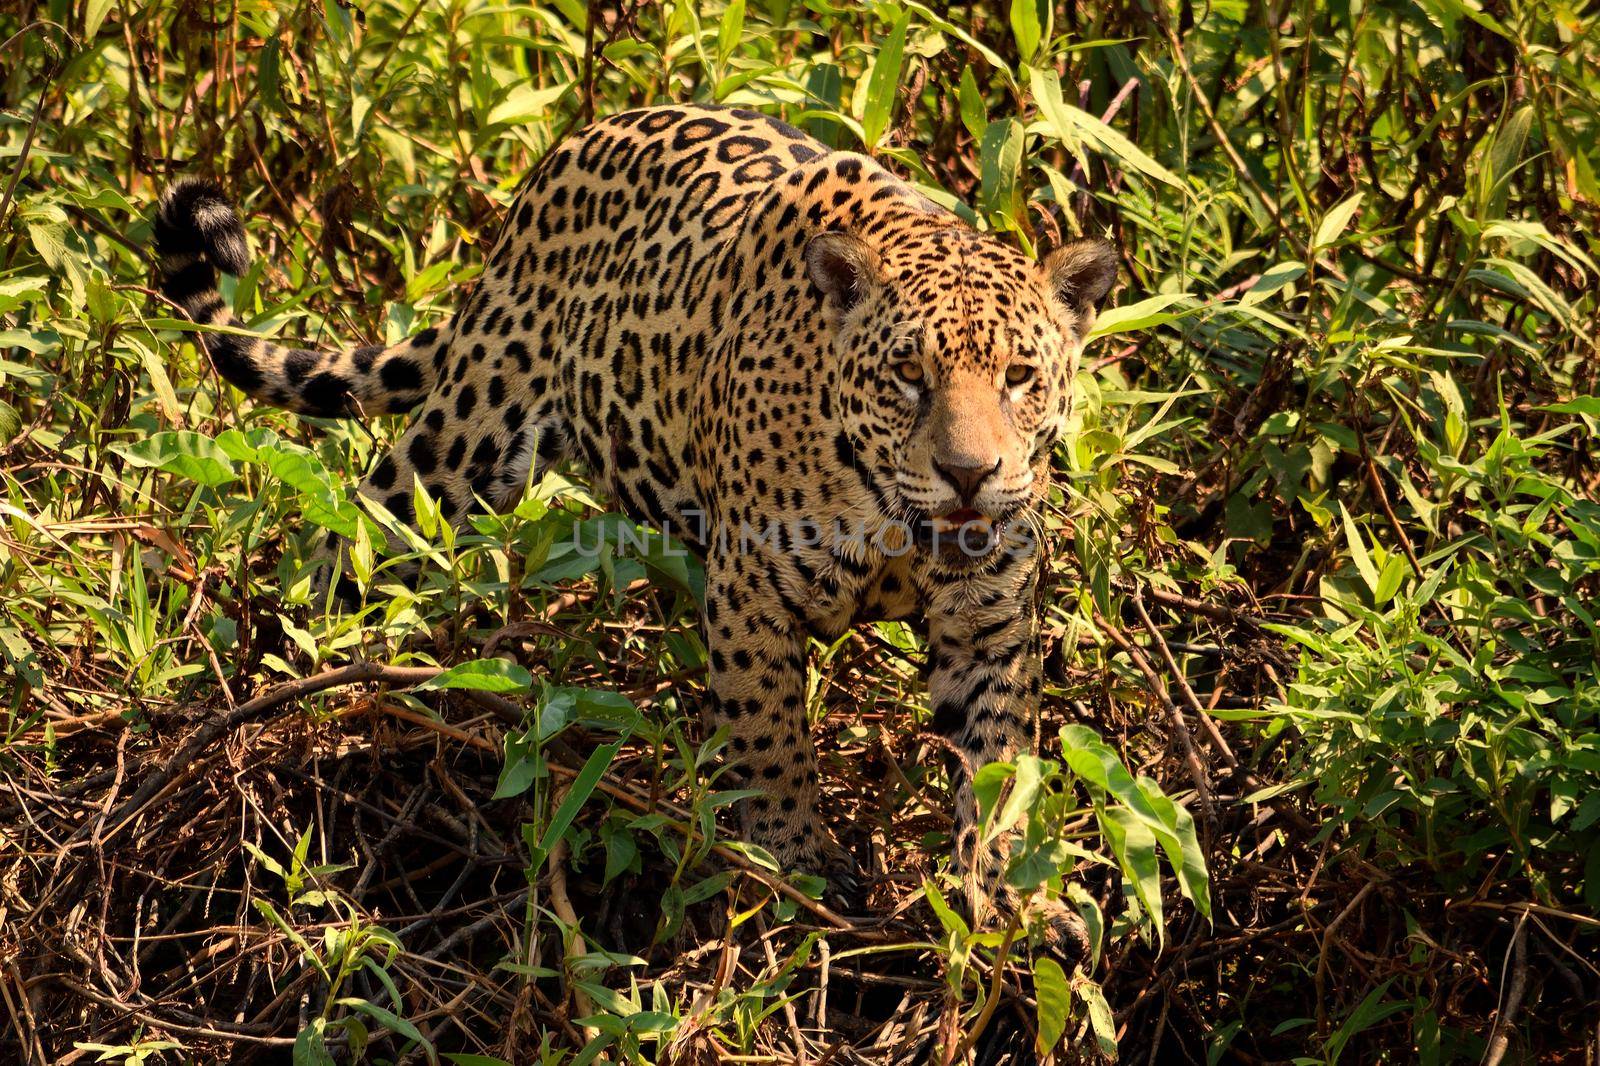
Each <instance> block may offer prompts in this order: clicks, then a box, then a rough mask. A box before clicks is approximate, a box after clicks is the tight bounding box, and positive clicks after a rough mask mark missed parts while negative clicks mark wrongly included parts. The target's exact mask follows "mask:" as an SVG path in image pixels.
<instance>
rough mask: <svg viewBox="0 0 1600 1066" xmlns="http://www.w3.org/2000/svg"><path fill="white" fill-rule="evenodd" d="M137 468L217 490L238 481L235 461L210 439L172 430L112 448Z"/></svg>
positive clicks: (192, 433)
mask: <svg viewBox="0 0 1600 1066" xmlns="http://www.w3.org/2000/svg"><path fill="white" fill-rule="evenodd" d="M112 450H113V451H115V452H116V453H117V454H118V455H121V456H122V457H123V458H125V459H127V460H128V461H129V462H130V463H133V464H134V465H135V466H150V467H155V468H156V469H158V470H165V471H166V472H167V473H170V474H177V475H178V476H180V477H186V478H188V479H189V480H190V481H197V482H199V483H200V484H202V485H207V486H210V487H212V488H216V487H218V486H221V485H226V484H228V483H229V482H231V481H234V480H236V479H237V475H236V474H235V473H234V469H233V462H232V461H231V460H230V459H229V458H228V456H227V454H226V453H225V452H224V451H223V450H222V449H221V448H220V447H218V446H217V442H216V441H214V440H212V439H211V438H210V437H205V436H201V435H200V434H199V433H194V432H191V431H189V430H169V431H167V432H164V433H157V434H156V435H155V436H153V437H148V438H146V439H145V440H142V441H139V442H138V443H136V444H122V445H118V446H117V447H115V448H113V449H112Z"/></svg>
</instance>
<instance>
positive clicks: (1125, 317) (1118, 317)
mask: <svg viewBox="0 0 1600 1066" xmlns="http://www.w3.org/2000/svg"><path fill="white" fill-rule="evenodd" d="M1191 298H1192V297H1191V296H1190V295H1189V294H1188V293H1186V292H1164V293H1161V294H1160V295H1158V296H1148V297H1146V298H1145V299H1143V300H1139V301H1136V302H1134V303H1131V304H1123V305H1122V306H1121V307H1110V308H1107V309H1106V310H1104V311H1102V312H1100V314H1099V315H1097V316H1096V317H1095V321H1094V328H1092V329H1091V330H1089V336H1088V338H1087V340H1088V341H1092V340H1097V339H1099V338H1101V337H1108V336H1110V335H1111V334H1113V333H1133V332H1136V331H1138V330H1141V329H1152V328H1154V327H1156V326H1159V325H1162V324H1163V323H1166V322H1172V321H1175V320H1176V319H1178V318H1179V317H1180V316H1179V315H1175V314H1168V313H1167V311H1166V309H1167V308H1169V307H1171V306H1172V305H1173V304H1175V303H1180V302H1182V301H1184V300H1188V299H1191Z"/></svg>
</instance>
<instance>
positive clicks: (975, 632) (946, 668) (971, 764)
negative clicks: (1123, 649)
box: [928, 548, 1088, 958]
mask: <svg viewBox="0 0 1600 1066" xmlns="http://www.w3.org/2000/svg"><path fill="white" fill-rule="evenodd" d="M1040 570H1041V565H1040V559H1039V556H1038V553H1037V552H1036V551H1033V550H1024V549H1022V548H1015V549H1012V548H1007V549H1003V554H1002V555H1001V556H999V557H997V558H996V559H994V560H988V561H985V563H980V564H977V565H975V566H970V567H969V568H967V569H950V570H942V568H937V569H936V570H935V573H934V574H933V578H932V582H931V584H932V596H931V604H930V609H929V611H928V627H929V633H928V647H929V665H930V668H931V669H930V673H929V678H928V692H929V701H930V703H931V705H932V708H933V726H934V728H935V730H937V731H939V732H940V733H942V734H943V735H944V736H945V737H946V738H948V740H949V741H950V743H951V745H952V746H953V748H954V749H955V756H956V759H957V761H958V763H959V766H958V768H957V769H956V771H955V773H956V788H955V793H956V808H955V856H954V858H955V868H956V870H957V872H958V873H959V874H960V875H961V877H962V881H963V888H964V890H965V895H966V897H967V904H968V908H969V911H970V913H971V914H972V917H973V920H974V923H975V924H976V923H981V922H982V921H984V919H985V917H986V916H987V915H988V914H989V913H990V912H991V911H992V910H998V911H999V913H1000V916H1001V918H1002V920H1004V919H1005V918H1007V917H1009V916H1010V914H1012V913H1014V911H1015V908H1016V907H1017V906H1019V905H1020V901H1019V899H1018V897H1017V894H1016V892H1015V890H1014V889H1012V888H1011V887H1010V886H1009V885H1007V884H1006V882H1005V865H1006V860H1007V857H1008V855H1009V851H1010V843H1011V838H1012V836H1013V830H1014V828H1015V827H1013V826H1003V827H999V828H1000V830H1001V831H1000V833H998V834H997V836H996V837H995V839H993V840H991V841H989V842H987V843H986V842H985V841H984V839H983V835H984V834H983V830H984V826H983V821H982V818H981V812H980V811H979V809H978V800H977V797H976V795H975V793H974V791H973V787H972V775H973V774H975V773H977V771H978V770H979V769H981V768H982V767H983V766H985V765H986V764H988V763H993V762H1006V761H1010V760H1012V759H1014V758H1015V757H1016V756H1017V755H1018V753H1020V752H1024V751H1029V750H1031V748H1032V745H1033V740H1034V734H1035V725H1034V723H1035V721H1036V715H1037V713H1038V706H1039V697H1040V692H1041V690H1042V687H1043V686H1042V677H1043V669H1042V663H1041V654H1040V651H1041V648H1040V625H1039V611H1038V606H1037V601H1036V592H1037V589H1038V582H1039V577H1040ZM941 571H942V572H941ZM1034 906H1035V907H1036V908H1037V909H1039V910H1042V912H1043V913H1044V915H1045V917H1046V918H1047V920H1048V922H1049V925H1050V930H1051V939H1052V941H1053V945H1052V946H1053V947H1054V948H1055V949H1056V950H1057V951H1058V952H1059V953H1060V954H1062V955H1064V956H1066V957H1068V958H1079V957H1083V956H1085V955H1086V954H1087V949H1088V939H1087V937H1088V934H1087V929H1086V927H1085V926H1084V924H1083V922H1082V921H1081V920H1080V919H1078V917H1077V916H1076V915H1075V914H1074V913H1073V912H1072V911H1071V910H1070V909H1069V908H1067V907H1066V906H1064V905H1062V904H1061V903H1059V901H1046V900H1040V901H1038V902H1036V903H1035V904H1034Z"/></svg>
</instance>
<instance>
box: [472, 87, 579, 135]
mask: <svg viewBox="0 0 1600 1066" xmlns="http://www.w3.org/2000/svg"><path fill="white" fill-rule="evenodd" d="M571 87H572V83H571V82H562V83H560V84H558V85H547V86H544V87H542V88H541V87H538V86H533V85H519V86H517V87H516V88H515V89H513V90H511V92H510V93H509V94H507V96H506V98H505V99H504V100H502V101H501V102H500V103H498V104H496V105H495V106H494V107H493V108H491V109H490V111H489V117H488V118H487V119H486V120H485V122H484V124H485V125H487V126H520V125H523V124H524V123H528V122H533V121H536V120H542V119H546V118H549V117H551V112H552V111H553V110H554V109H555V105H556V103H557V101H559V100H560V99H561V98H562V97H563V96H565V95H566V94H567V90H568V89H569V88H571Z"/></svg>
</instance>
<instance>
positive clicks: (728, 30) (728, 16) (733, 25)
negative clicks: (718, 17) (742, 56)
mask: <svg viewBox="0 0 1600 1066" xmlns="http://www.w3.org/2000/svg"><path fill="white" fill-rule="evenodd" d="M744 3H745V0H732V2H731V3H729V4H728V7H727V9H726V10H725V11H723V13H722V26H721V28H719V29H718V30H717V62H719V63H726V62H727V61H728V57H729V56H731V55H733V50H734V49H735V48H738V47H739V40H740V38H741V37H743V36H744Z"/></svg>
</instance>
